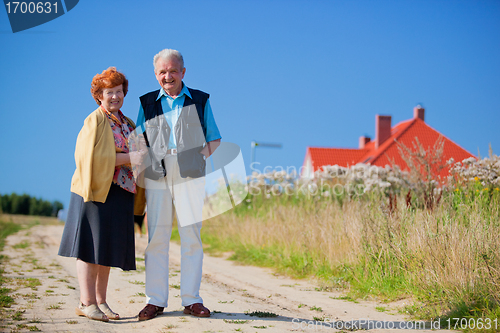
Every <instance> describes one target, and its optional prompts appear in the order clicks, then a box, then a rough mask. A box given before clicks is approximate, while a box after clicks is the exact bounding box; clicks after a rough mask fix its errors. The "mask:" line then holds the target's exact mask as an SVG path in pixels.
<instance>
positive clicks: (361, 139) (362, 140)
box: [359, 135, 371, 149]
mask: <svg viewBox="0 0 500 333" xmlns="http://www.w3.org/2000/svg"><path fill="white" fill-rule="evenodd" d="M370 140H371V139H370V137H368V136H364V135H363V136H360V137H359V149H364V148H365V145H366V144H367V143H368V142H370Z"/></svg>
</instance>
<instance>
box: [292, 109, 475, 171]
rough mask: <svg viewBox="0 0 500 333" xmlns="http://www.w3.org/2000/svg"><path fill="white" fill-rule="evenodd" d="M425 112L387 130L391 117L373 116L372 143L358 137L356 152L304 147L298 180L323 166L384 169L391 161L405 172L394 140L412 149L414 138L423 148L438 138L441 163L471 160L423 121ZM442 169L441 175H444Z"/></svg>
mask: <svg viewBox="0 0 500 333" xmlns="http://www.w3.org/2000/svg"><path fill="white" fill-rule="evenodd" d="M424 115H425V109H424V108H423V107H421V106H420V105H418V106H416V107H415V108H414V109H413V119H409V120H406V121H402V122H400V123H399V124H397V125H396V126H394V127H391V116H380V115H376V116H375V140H373V141H372V140H371V139H370V138H369V137H365V136H362V137H360V138H359V148H358V149H345V148H318V147H307V150H306V157H305V159H304V164H303V167H302V177H308V178H312V177H314V172H315V171H317V170H319V169H321V167H322V166H324V165H338V166H342V167H348V166H353V165H355V164H357V163H366V164H371V165H376V166H381V167H384V166H386V165H391V161H394V162H395V164H396V165H399V166H400V167H401V169H403V170H407V169H408V167H407V165H406V162H405V161H404V160H403V159H402V158H401V155H400V154H399V150H398V145H397V143H396V140H397V141H398V142H400V143H403V144H404V145H405V146H407V147H409V148H411V149H412V150H413V149H414V148H413V143H414V142H415V138H418V140H419V142H420V143H421V144H422V146H423V147H424V148H426V149H427V148H432V147H433V146H434V144H435V142H436V140H437V139H438V138H439V136H442V137H443V139H444V148H443V161H447V160H449V159H450V158H451V157H453V159H454V160H455V161H462V160H464V159H466V158H469V157H471V156H473V155H472V154H471V153H469V152H468V151H466V150H465V149H463V148H462V147H460V146H459V145H457V144H456V143H455V142H453V141H451V140H450V139H448V138H447V137H445V136H444V135H442V134H441V133H439V132H438V131H436V130H435V129H433V128H432V127H430V126H429V125H427V124H426V123H425V121H424ZM447 174H448V170H447V169H444V170H443V171H442V175H447Z"/></svg>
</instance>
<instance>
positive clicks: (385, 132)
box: [375, 115, 391, 148]
mask: <svg viewBox="0 0 500 333" xmlns="http://www.w3.org/2000/svg"><path fill="white" fill-rule="evenodd" d="M390 136H391V116H380V115H376V116H375V148H378V147H380V145H382V143H384V141H385V140H387V139H389V137H390Z"/></svg>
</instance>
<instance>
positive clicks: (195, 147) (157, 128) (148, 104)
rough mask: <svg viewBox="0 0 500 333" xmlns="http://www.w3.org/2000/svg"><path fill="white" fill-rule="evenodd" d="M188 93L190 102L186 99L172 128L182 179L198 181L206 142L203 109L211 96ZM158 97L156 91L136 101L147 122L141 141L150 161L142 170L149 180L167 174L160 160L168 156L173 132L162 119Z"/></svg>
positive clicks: (190, 90) (202, 169)
mask: <svg viewBox="0 0 500 333" xmlns="http://www.w3.org/2000/svg"><path fill="white" fill-rule="evenodd" d="M188 89H189V93H190V94H191V97H192V98H189V96H187V95H185V99H184V105H183V109H182V112H181V114H180V115H179V119H178V120H177V124H176V125H175V127H174V133H175V139H176V141H177V161H178V164H179V170H180V174H181V177H183V178H186V177H192V178H198V177H203V176H205V159H204V156H203V155H202V154H200V151H201V150H202V149H203V146H204V144H205V142H206V135H207V128H206V124H205V105H206V103H207V101H208V98H209V96H210V95H209V94H207V93H204V92H203V91H200V90H195V89H191V88H188ZM159 93H160V90H156V91H152V92H150V93H147V94H145V95H143V96H141V97H140V98H139V99H140V101H141V105H142V109H143V110H144V116H145V118H146V122H145V132H144V137H145V139H146V144H147V146H148V149H149V156H150V157H151V166H150V167H148V168H147V169H146V170H145V176H146V177H147V178H150V179H159V178H162V177H165V176H166V174H167V170H166V168H165V164H164V162H163V159H164V158H165V157H166V155H167V150H168V142H169V139H170V132H171V130H172V129H171V128H170V126H169V125H168V123H167V121H166V119H165V117H164V116H163V109H162V107H161V99H158V95H159Z"/></svg>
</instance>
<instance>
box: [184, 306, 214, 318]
mask: <svg viewBox="0 0 500 333" xmlns="http://www.w3.org/2000/svg"><path fill="white" fill-rule="evenodd" d="M184 313H185V314H190V315H192V316H195V317H210V310H209V309H207V308H206V307H204V306H203V304H201V303H194V304H191V305H189V306H185V307H184Z"/></svg>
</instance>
